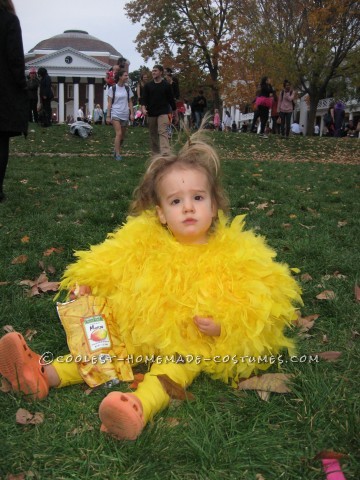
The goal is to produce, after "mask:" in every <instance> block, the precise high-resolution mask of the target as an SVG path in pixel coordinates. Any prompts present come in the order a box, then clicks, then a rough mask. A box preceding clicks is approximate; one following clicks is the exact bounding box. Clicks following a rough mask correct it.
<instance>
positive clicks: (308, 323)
mask: <svg viewBox="0 0 360 480" xmlns="http://www.w3.org/2000/svg"><path fill="white" fill-rule="evenodd" d="M297 313H298V318H297V319H296V320H295V321H294V325H295V326H296V327H299V328H300V332H302V333H304V332H308V331H309V330H310V328H312V327H313V326H314V323H315V320H317V319H318V318H319V316H320V315H318V314H317V313H315V314H313V315H308V316H307V317H301V315H300V314H299V312H297Z"/></svg>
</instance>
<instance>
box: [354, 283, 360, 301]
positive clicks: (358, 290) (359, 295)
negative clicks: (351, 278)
mask: <svg viewBox="0 0 360 480" xmlns="http://www.w3.org/2000/svg"><path fill="white" fill-rule="evenodd" d="M354 294H355V300H356V301H357V302H360V287H359V285H357V284H356V285H355V287H354Z"/></svg>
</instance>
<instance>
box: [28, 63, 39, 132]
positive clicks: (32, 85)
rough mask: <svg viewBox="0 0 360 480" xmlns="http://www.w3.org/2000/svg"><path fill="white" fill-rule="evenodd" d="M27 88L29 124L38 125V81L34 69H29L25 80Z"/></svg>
mask: <svg viewBox="0 0 360 480" xmlns="http://www.w3.org/2000/svg"><path fill="white" fill-rule="evenodd" d="M27 88H28V97H29V122H35V123H38V119H39V116H38V111H37V106H38V100H39V99H38V88H39V80H38V78H37V76H36V68H35V67H31V68H30V73H29V78H28V80H27Z"/></svg>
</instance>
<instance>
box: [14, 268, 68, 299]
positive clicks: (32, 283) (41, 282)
mask: <svg viewBox="0 0 360 480" xmlns="http://www.w3.org/2000/svg"><path fill="white" fill-rule="evenodd" d="M19 285H22V286H23V285H24V286H26V287H30V288H31V290H30V291H29V293H28V295H29V296H30V297H33V296H35V295H40V293H46V292H57V291H58V289H59V285H60V282H49V280H48V277H47V275H46V273H45V272H42V273H41V274H40V275H39V277H38V278H35V280H22V281H21V282H19Z"/></svg>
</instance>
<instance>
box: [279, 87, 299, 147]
mask: <svg viewBox="0 0 360 480" xmlns="http://www.w3.org/2000/svg"><path fill="white" fill-rule="evenodd" d="M283 87H284V88H283V90H281V92H280V95H279V100H278V112H279V115H280V118H281V136H282V137H286V138H289V134H290V126H291V117H292V114H293V111H294V101H295V91H294V90H291V85H290V82H289V81H288V80H284V83H283Z"/></svg>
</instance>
